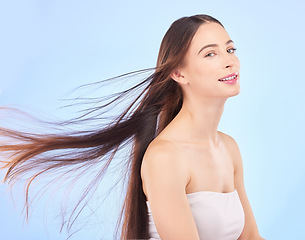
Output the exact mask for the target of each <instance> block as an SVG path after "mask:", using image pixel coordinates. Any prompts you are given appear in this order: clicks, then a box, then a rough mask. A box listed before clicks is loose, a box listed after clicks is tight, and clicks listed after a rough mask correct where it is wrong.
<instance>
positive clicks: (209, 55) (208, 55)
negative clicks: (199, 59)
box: [204, 52, 215, 57]
mask: <svg viewBox="0 0 305 240" xmlns="http://www.w3.org/2000/svg"><path fill="white" fill-rule="evenodd" d="M211 54H215V53H213V52H210V53H208V54H207V55H205V56H204V57H213V56H211Z"/></svg>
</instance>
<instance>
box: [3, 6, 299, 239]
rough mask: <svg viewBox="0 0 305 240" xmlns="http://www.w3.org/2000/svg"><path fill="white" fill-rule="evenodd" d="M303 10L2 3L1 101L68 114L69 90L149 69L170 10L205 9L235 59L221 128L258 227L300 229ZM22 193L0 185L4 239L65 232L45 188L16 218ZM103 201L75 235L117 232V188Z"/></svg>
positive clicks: (279, 231)
mask: <svg viewBox="0 0 305 240" xmlns="http://www.w3.org/2000/svg"><path fill="white" fill-rule="evenodd" d="M304 9H305V4H304V2H303V1H301V0H300V1H295V0H291V1H252V2H249V1H247V2H246V1H241V0H240V1H233V0H232V1H203V0H201V1H199V0H198V1H192V0H189V1H159V0H158V1H147V2H146V1H138V0H137V1H135V0H134V1H132V0H130V1H117V0H116V1H97V0H95V1H93V0H87V1H76V0H74V1H71V0H69V1H59V0H53V1H29V0H25V1H1V2H0V29H1V38H0V105H4V106H14V107H19V108H23V109H28V110H29V109H31V110H33V111H36V112H40V113H41V117H42V116H43V113H47V114H49V115H54V116H55V115H56V116H58V117H62V118H63V119H64V118H67V117H69V113H68V112H65V111H64V110H61V111H58V107H59V106H61V104H62V102H59V101H58V99H59V98H62V97H63V96H66V95H65V94H66V93H67V92H68V91H69V90H72V89H74V88H75V87H77V86H79V85H82V84H86V83H90V82H95V81H98V80H101V79H105V78H108V77H112V76H116V75H119V74H122V73H125V72H130V71H134V70H139V69H143V68H149V67H154V66H155V63H156V59H157V54H158V49H159V45H160V43H161V40H162V37H163V35H164V34H165V32H166V30H167V29H168V27H169V26H170V24H171V23H172V22H173V21H174V20H176V19H178V18H180V17H182V16H189V15H193V14H201V13H202V14H209V15H211V16H213V17H215V18H217V19H218V20H220V21H221V22H222V23H223V24H224V26H225V28H226V30H227V31H228V33H229V35H230V37H231V39H233V41H234V42H235V47H236V48H237V51H236V54H237V56H238V57H239V59H240V62H241V70H240V74H241V79H240V81H241V82H240V84H241V92H240V94H239V95H237V96H235V97H233V98H230V99H228V101H227V103H226V106H225V110H224V113H223V116H222V119H221V122H220V125H219V130H220V131H222V132H225V133H227V134H229V135H231V136H232V137H233V138H234V139H235V140H236V141H237V143H238V145H239V148H240V151H241V154H242V157H243V162H244V180H245V186H246V190H247V194H248V198H249V201H250V204H251V206H252V210H253V212H254V216H255V219H256V222H257V225H258V228H259V231H260V234H261V236H262V237H264V238H266V239H268V240H271V239H276V240H278V239H304V218H303V216H304V214H305V207H304V191H303V189H304V184H305V174H304V173H305V163H304V159H305V144H304V139H303V136H304V127H303V124H304V120H305V118H304V100H305V98H304V91H305V83H304V82H305V78H304V69H305V68H304V64H305V61H304V56H305V48H304V38H305V30H304V29H305V28H304V22H305V14H304ZM1 174H2V175H1V177H3V172H2V173H1ZM108 181H110V182H111V176H109V177H108ZM105 184H106V183H105ZM22 193H23V188H22V187H21V186H19V187H18V186H17V188H16V190H15V191H14V194H13V196H14V198H13V199H14V201H12V198H11V196H10V194H9V192H8V187H7V185H4V184H1V185H0V194H1V195H0V196H1V198H0V238H1V239H5V240H36V239H39V240H41V239H57V240H60V239H66V238H67V234H66V233H65V232H63V233H62V234H59V233H58V231H59V229H58V228H59V222H60V221H59V220H60V219H58V218H56V214H57V213H56V211H54V212H51V213H50V214H49V215H48V216H49V217H45V216H44V214H43V213H44V211H45V206H46V204H45V203H46V201H45V200H44V198H43V199H42V200H41V201H40V202H39V203H38V205H37V206H36V207H35V209H34V212H33V213H32V217H31V220H30V222H29V224H28V225H27V224H25V223H23V216H21V215H20V213H21V211H22V203H23V195H22ZM109 199H110V198H109ZM109 199H108V203H106V206H107V207H105V206H104V208H102V209H100V210H99V211H100V212H99V213H98V214H97V215H99V216H97V217H96V219H93V221H92V223H90V224H87V225H86V226H84V227H83V228H82V230H81V231H80V232H78V233H76V234H75V235H73V237H71V238H70V239H73V240H74V239H82V240H83V239H90V240H94V239H101V238H102V239H111V238H112V237H111V236H112V235H111V234H112V232H113V230H114V226H113V225H114V223H115V221H116V218H117V214H118V208H119V206H120V202H121V200H122V198H121V192H120V191H118V192H117V193H114V195H112V196H111V200H109ZM14 204H15V205H14ZM55 205H56V204H55ZM105 211H107V215H105ZM104 216H107V217H104ZM103 217H104V218H103ZM98 218H99V220H97V219H98ZM105 218H107V219H105ZM105 220H106V222H107V223H105V222H100V221H105ZM102 234H104V235H103V236H102Z"/></svg>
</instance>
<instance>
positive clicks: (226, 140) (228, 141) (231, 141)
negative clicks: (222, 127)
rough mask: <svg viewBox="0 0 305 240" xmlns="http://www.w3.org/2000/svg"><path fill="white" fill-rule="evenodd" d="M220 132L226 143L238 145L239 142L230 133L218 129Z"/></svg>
mask: <svg viewBox="0 0 305 240" xmlns="http://www.w3.org/2000/svg"><path fill="white" fill-rule="evenodd" d="M218 133H219V134H220V136H221V139H222V140H223V141H224V142H225V143H226V144H230V145H232V146H233V145H235V146H236V145H237V142H236V141H235V139H234V138H233V137H231V136H230V135H228V134H226V133H223V132H220V131H218Z"/></svg>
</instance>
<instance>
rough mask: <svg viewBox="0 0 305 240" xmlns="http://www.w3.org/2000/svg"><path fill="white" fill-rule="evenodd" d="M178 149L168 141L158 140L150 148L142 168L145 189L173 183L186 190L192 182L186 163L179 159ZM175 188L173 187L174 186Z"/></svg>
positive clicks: (145, 155)
mask: <svg viewBox="0 0 305 240" xmlns="http://www.w3.org/2000/svg"><path fill="white" fill-rule="evenodd" d="M177 148H178V147H177V146H176V145H175V144H174V143H172V142H170V141H167V140H163V139H162V140H161V139H160V140H156V141H153V142H151V144H150V145H149V146H148V148H147V150H146V152H145V154H144V157H143V160H142V166H141V178H142V181H143V184H144V186H143V189H144V192H145V194H147V192H146V190H150V189H152V188H154V187H157V188H160V187H159V186H160V184H162V182H167V183H169V182H172V181H173V185H179V188H180V187H181V189H185V187H186V185H187V184H188V182H189V180H190V176H189V175H190V174H189V171H188V168H187V167H186V166H185V161H182V160H181V159H180V158H179V153H178V149H177ZM147 187H148V189H147ZM172 187H173V186H172Z"/></svg>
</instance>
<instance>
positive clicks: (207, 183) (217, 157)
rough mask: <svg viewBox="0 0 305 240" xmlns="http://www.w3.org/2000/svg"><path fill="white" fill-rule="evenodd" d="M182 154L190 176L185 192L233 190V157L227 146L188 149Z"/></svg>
mask: <svg viewBox="0 0 305 240" xmlns="http://www.w3.org/2000/svg"><path fill="white" fill-rule="evenodd" d="M184 154H187V156H188V157H187V158H184V159H187V161H186V163H185V164H186V165H187V168H188V171H189V176H190V181H189V183H188V185H187V186H186V193H191V192H197V191H215V192H231V191H233V190H234V159H233V158H232V154H230V151H229V150H228V149H227V148H225V147H222V148H219V149H204V148H203V149H202V148H200V149H188V150H187V151H186V152H185V153H184Z"/></svg>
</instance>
